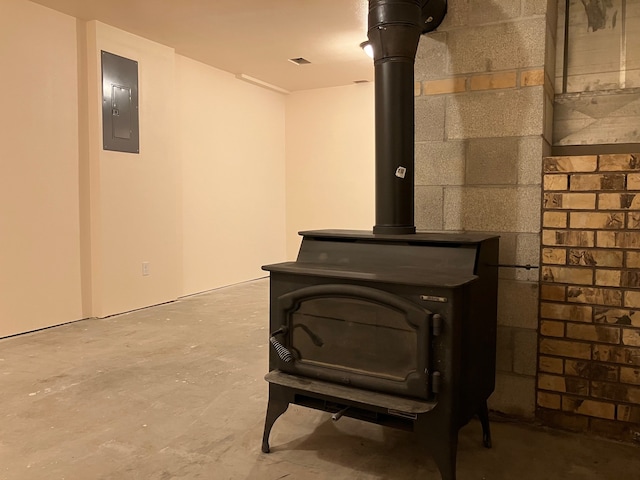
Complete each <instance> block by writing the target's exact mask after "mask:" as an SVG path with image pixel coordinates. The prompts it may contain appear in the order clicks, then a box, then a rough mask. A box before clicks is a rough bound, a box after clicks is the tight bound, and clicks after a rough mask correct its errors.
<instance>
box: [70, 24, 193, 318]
mask: <svg viewBox="0 0 640 480" xmlns="http://www.w3.org/2000/svg"><path fill="white" fill-rule="evenodd" d="M86 28H87V79H88V93H89V104H88V107H89V115H88V117H89V126H90V130H89V158H88V161H89V170H90V192H89V197H90V198H83V201H89V202H90V232H91V236H90V240H91V253H90V257H91V258H90V261H91V282H92V289H91V291H92V305H91V311H90V315H91V316H97V317H105V316H108V315H113V314H116V313H121V312H126V311H129V310H134V309H137V308H141V307H146V306H149V305H154V304H158V303H162V302H167V301H171V300H175V299H176V298H178V297H179V296H180V293H181V285H182V270H181V253H182V252H181V232H180V224H181V217H182V212H181V208H180V189H181V184H180V181H181V169H180V162H179V161H178V157H177V152H176V133H175V129H176V121H175V101H174V97H175V95H174V92H175V81H174V77H175V72H174V70H175V69H174V61H175V53H174V50H173V49H172V48H169V47H166V46H164V45H160V44H157V43H155V42H151V41H149V40H146V39H143V38H141V37H138V36H135V35H132V34H129V33H126V32H123V31H121V30H118V29H116V28H113V27H110V26H108V25H105V24H102V23H99V22H95V21H92V22H88V23H87V25H86ZM101 50H104V51H108V52H111V53H114V54H116V55H120V56H123V57H126V58H130V59H133V60H136V61H138V84H139V92H140V101H139V104H140V108H139V112H140V154H137V155H136V154H130V153H122V152H113V151H108V150H103V149H102V144H101V139H102V126H101V125H102V124H101V115H102V113H101V112H102V101H101V97H102V93H101V92H102V81H101V66H100V55H101ZM82 161H87V159H86V158H83V160H82ZM85 260H87V261H88V260H89V259H88V258H86V259H85ZM142 262H149V265H150V275H148V276H143V275H142Z"/></svg>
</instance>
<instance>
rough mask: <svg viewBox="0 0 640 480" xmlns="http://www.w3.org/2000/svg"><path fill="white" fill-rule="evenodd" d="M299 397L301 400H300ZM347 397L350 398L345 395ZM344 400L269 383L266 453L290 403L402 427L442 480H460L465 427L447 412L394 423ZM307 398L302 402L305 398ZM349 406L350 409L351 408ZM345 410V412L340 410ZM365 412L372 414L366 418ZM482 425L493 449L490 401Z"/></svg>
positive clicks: (485, 440) (372, 408) (377, 409)
mask: <svg viewBox="0 0 640 480" xmlns="http://www.w3.org/2000/svg"><path fill="white" fill-rule="evenodd" d="M297 395H298V398H297ZM344 397H346V395H345V396H344ZM344 397H334V396H328V395H323V394H320V393H314V392H310V391H300V390H298V389H297V388H291V387H287V386H283V385H279V384H277V383H269V404H268V406H267V414H266V419H265V424H264V434H263V437H262V451H263V452H264V453H269V451H270V448H269V435H270V433H271V428H272V427H273V424H274V423H275V422H276V420H277V419H278V418H279V417H280V416H281V415H282V414H283V413H284V412H286V410H287V408H288V407H289V404H298V405H302V406H305V407H309V408H315V409H318V410H324V411H329V412H332V413H335V412H342V413H344V415H345V416H350V417H353V418H357V419H359V420H364V421H368V422H372V423H378V424H380V425H384V426H389V427H394V428H401V429H403V430H407V431H413V432H414V433H415V435H416V437H417V438H416V440H417V441H418V442H419V443H420V445H421V446H422V447H423V448H424V449H425V450H427V451H428V452H429V454H430V455H431V456H432V458H433V459H434V461H435V463H436V465H437V466H438V469H439V470H440V474H441V476H442V480H456V457H457V450H458V430H459V428H460V427H461V425H459V424H458V423H457V422H456V421H455V420H454V418H452V417H450V416H447V415H444V414H443V412H439V413H438V412H436V411H435V410H433V411H429V412H424V413H420V414H417V415H416V416H415V419H414V420H411V419H404V420H399V422H401V423H398V422H391V423H390V420H389V419H390V418H391V417H389V416H388V415H386V416H385V413H386V409H384V408H380V407H375V406H372V405H367V404H363V403H359V402H356V401H354V400H353V399H349V400H347V399H346V398H344ZM302 398H304V399H306V400H305V401H302V400H301V399H302ZM311 398H312V399H316V400H318V402H315V403H314V402H311V403H310V402H309V399H311ZM347 407H349V408H348V409H347ZM340 409H343V410H340ZM362 412H368V413H370V414H371V415H364V416H362V415H361V414H362ZM477 414H478V417H479V418H480V423H481V425H482V441H483V444H484V446H485V447H486V448H491V430H490V427H489V410H488V408H487V402H486V401H483V402H482V403H481V405H480V406H479V408H478V410H477Z"/></svg>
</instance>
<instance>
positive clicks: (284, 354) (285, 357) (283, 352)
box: [269, 336, 293, 363]
mask: <svg viewBox="0 0 640 480" xmlns="http://www.w3.org/2000/svg"><path fill="white" fill-rule="evenodd" d="M269 343H271V345H273V348H274V349H275V351H276V353H277V354H278V356H279V357H280V359H282V361H283V362H285V363H290V362H291V360H293V355H291V352H290V351H289V350H287V349H286V348H285V346H284V345H282V344H281V343H280V342H279V341H278V340H276V337H273V336H272V337H271V338H269Z"/></svg>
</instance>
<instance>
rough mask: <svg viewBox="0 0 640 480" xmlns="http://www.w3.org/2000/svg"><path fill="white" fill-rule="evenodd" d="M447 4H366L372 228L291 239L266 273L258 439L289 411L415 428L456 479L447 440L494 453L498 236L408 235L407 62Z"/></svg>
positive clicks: (391, 0) (418, 0)
mask: <svg viewBox="0 0 640 480" xmlns="http://www.w3.org/2000/svg"><path fill="white" fill-rule="evenodd" d="M445 13H446V0H426V1H425V0H369V32H368V33H369V40H370V42H371V43H372V45H373V47H374V54H375V56H374V59H375V69H376V85H375V89H376V225H375V226H374V228H373V231H372V232H364V231H349V230H320V231H309V232H302V233H301V235H302V236H303V240H302V245H301V247H300V251H299V253H298V258H297V260H296V261H295V262H286V263H280V264H276V265H268V266H265V267H263V268H264V269H265V270H268V271H269V272H270V276H271V280H270V282H271V283H270V329H271V338H270V343H271V345H272V347H273V348H272V349H271V350H270V356H269V373H268V374H267V376H266V380H267V381H268V382H269V404H268V407H267V415H266V421H265V429H264V437H263V443H262V450H263V452H265V453H266V452H269V434H270V432H271V428H272V426H273V424H274V422H275V421H276V419H277V418H278V417H279V416H280V415H282V414H283V413H284V412H285V411H286V410H287V408H288V406H289V404H292V403H293V404H297V405H303V406H306V407H310V408H315V409H319V410H324V411H327V412H331V413H333V414H334V415H333V419H334V420H338V419H339V418H340V417H342V416H343V415H344V416H347V417H352V418H356V419H360V420H364V421H368V422H373V423H377V424H380V425H384V426H389V427H394V428H400V429H404V430H408V431H412V432H415V434H416V437H417V439H418V440H419V441H420V442H421V443H422V444H424V446H425V447H426V449H427V450H428V451H429V452H431V454H432V455H433V457H434V459H435V461H436V463H437V465H438V467H439V469H440V472H441V474H442V478H443V480H455V471H456V451H457V441H458V431H459V429H460V428H461V427H462V426H463V425H465V424H466V423H467V422H468V421H469V420H470V419H471V418H472V417H473V416H474V415H478V416H479V418H480V421H481V424H482V429H483V440H484V444H485V446H487V447H490V445H491V436H490V431H489V419H488V410H487V399H488V398H489V396H490V395H491V393H492V392H493V389H494V383H495V343H496V309H497V281H498V275H497V270H498V266H497V265H498V237H495V236H490V235H483V234H471V233H460V234H443V233H415V226H414V214H413V201H414V187H413V181H414V160H413V155H414V130H413V129H414V106H413V101H414V99H413V62H414V59H415V54H416V50H417V46H418V41H419V38H420V34H421V33H424V32H427V31H431V30H433V29H434V28H436V27H437V26H438V25H439V24H440V22H441V21H442V19H443V18H444V15H445Z"/></svg>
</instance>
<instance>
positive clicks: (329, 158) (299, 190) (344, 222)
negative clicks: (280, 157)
mask: <svg viewBox="0 0 640 480" xmlns="http://www.w3.org/2000/svg"><path fill="white" fill-rule="evenodd" d="M372 68H373V67H372ZM286 124H287V127H286V139H287V149H286V151H287V257H288V258H290V259H293V258H295V257H296V255H297V251H298V248H299V246H300V237H299V236H298V235H297V232H298V231H300V230H309V229H325V228H331V229H333V228H345V229H359V230H371V228H372V227H373V224H374V222H375V204H374V195H375V194H374V175H375V170H374V168H375V141H374V89H373V83H368V84H357V85H348V86H344V87H334V88H323V89H317V90H306V91H301V92H295V93H293V94H291V95H290V96H289V97H287V113H286Z"/></svg>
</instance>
